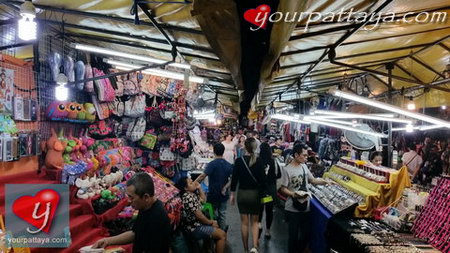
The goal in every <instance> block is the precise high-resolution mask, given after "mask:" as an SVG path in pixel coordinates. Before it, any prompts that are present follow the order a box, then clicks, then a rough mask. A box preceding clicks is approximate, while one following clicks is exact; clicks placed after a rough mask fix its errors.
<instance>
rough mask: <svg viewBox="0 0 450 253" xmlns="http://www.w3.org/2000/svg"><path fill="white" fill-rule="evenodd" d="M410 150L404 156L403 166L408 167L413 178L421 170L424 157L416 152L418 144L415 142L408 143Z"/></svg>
mask: <svg viewBox="0 0 450 253" xmlns="http://www.w3.org/2000/svg"><path fill="white" fill-rule="evenodd" d="M407 148H408V152H406V153H404V154H403V156H402V162H403V166H406V167H408V172H409V175H410V177H411V180H413V179H414V178H415V177H416V175H417V173H418V172H419V171H420V167H421V166H422V162H423V160H422V157H421V156H420V155H419V154H417V152H416V145H415V144H414V143H409V144H408V147H407Z"/></svg>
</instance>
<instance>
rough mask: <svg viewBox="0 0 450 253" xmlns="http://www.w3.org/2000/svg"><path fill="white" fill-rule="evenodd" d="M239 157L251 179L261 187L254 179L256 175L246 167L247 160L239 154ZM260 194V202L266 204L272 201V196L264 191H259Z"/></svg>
mask: <svg viewBox="0 0 450 253" xmlns="http://www.w3.org/2000/svg"><path fill="white" fill-rule="evenodd" d="M241 159H242V162H243V163H244V165H245V168H246V169H247V171H248V173H249V174H250V176H251V177H252V179H253V181H255V183H256V184H257V185H258V186H259V188H262V187H261V184H260V183H259V182H258V180H256V177H255V176H254V175H253V173H252V171H251V170H250V168H249V167H248V165H247V162H245V159H244V157H243V156H241ZM260 191H261V190H260ZM260 195H261V204H267V203H270V202H273V197H272V196H270V195H268V194H265V193H262V192H260Z"/></svg>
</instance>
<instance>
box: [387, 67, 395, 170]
mask: <svg viewBox="0 0 450 253" xmlns="http://www.w3.org/2000/svg"><path fill="white" fill-rule="evenodd" d="M386 69H387V70H388V86H389V91H388V101H389V103H390V104H392V102H393V101H392V91H393V87H392V70H393V69H394V64H393V63H388V64H386ZM388 128H389V129H388V131H389V133H388V167H389V168H392V153H393V146H392V122H389V123H388Z"/></svg>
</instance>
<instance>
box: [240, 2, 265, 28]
mask: <svg viewBox="0 0 450 253" xmlns="http://www.w3.org/2000/svg"><path fill="white" fill-rule="evenodd" d="M269 14H270V6H269V5H267V4H262V5H260V6H258V7H257V8H256V9H250V10H247V11H246V12H244V19H245V20H246V21H248V22H250V23H252V24H254V25H256V26H258V27H261V28H263V29H266V25H267V20H268V19H269Z"/></svg>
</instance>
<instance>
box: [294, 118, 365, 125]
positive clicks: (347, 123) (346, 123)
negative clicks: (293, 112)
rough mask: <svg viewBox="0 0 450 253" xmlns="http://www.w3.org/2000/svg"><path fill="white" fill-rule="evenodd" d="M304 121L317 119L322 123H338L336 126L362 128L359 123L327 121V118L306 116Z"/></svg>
mask: <svg viewBox="0 0 450 253" xmlns="http://www.w3.org/2000/svg"><path fill="white" fill-rule="evenodd" d="M303 119H305V120H308V119H317V120H320V121H325V122H330V123H336V124H341V125H348V126H360V125H361V124H358V123H353V122H352V121H350V122H347V121H341V120H333V119H327V118H320V119H319V118H318V117H317V118H316V117H309V116H306V117H304V118H303Z"/></svg>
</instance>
